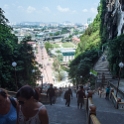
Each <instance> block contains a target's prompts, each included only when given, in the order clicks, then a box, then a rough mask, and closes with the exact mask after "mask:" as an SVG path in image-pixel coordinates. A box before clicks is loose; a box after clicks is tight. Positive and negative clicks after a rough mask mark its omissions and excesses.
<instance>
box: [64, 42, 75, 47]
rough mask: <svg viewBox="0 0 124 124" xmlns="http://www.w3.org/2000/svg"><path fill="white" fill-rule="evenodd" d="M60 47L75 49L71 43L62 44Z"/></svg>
mask: <svg viewBox="0 0 124 124" xmlns="http://www.w3.org/2000/svg"><path fill="white" fill-rule="evenodd" d="M62 47H64V48H72V47H75V45H74V44H73V43H72V42H65V43H62Z"/></svg>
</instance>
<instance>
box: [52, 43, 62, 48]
mask: <svg viewBox="0 0 124 124" xmlns="http://www.w3.org/2000/svg"><path fill="white" fill-rule="evenodd" d="M52 46H53V48H60V46H59V44H52Z"/></svg>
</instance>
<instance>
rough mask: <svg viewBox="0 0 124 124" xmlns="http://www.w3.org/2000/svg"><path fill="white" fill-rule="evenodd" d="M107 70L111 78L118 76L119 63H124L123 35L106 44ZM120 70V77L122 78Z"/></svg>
mask: <svg viewBox="0 0 124 124" xmlns="http://www.w3.org/2000/svg"><path fill="white" fill-rule="evenodd" d="M108 61H109V68H110V70H111V72H112V74H113V76H118V73H119V63H120V62H124V35H121V36H119V37H117V38H115V39H113V40H111V41H109V42H108ZM123 72H124V70H122V76H124V73H123Z"/></svg>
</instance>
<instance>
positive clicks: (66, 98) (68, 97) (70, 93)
mask: <svg viewBox="0 0 124 124" xmlns="http://www.w3.org/2000/svg"><path fill="white" fill-rule="evenodd" d="M71 97H72V90H71V89H70V88H69V89H68V90H67V91H66V92H65V94H64V99H65V100H66V101H65V105H67V106H68V107H69V106H70V102H71Z"/></svg>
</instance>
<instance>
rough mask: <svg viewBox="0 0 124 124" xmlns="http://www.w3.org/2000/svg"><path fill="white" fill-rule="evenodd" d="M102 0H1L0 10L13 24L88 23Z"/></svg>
mask: <svg viewBox="0 0 124 124" xmlns="http://www.w3.org/2000/svg"><path fill="white" fill-rule="evenodd" d="M99 2H100V0H0V8H2V9H3V10H4V12H5V13H4V15H5V17H6V18H7V19H8V20H9V21H10V22H11V23H19V22H27V21H28V22H46V23H48V22H58V23H62V22H65V21H69V22H72V23H83V24H85V23H87V19H88V18H92V19H94V18H95V16H96V14H97V7H98V5H99Z"/></svg>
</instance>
